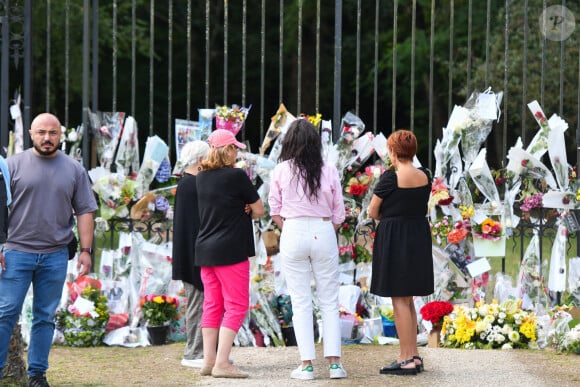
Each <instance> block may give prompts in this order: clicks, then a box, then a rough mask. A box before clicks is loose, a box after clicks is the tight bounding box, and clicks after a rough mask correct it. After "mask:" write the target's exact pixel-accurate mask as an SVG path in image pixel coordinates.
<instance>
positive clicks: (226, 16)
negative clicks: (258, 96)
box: [223, 0, 230, 106]
mask: <svg viewBox="0 0 580 387" xmlns="http://www.w3.org/2000/svg"><path fill="white" fill-rule="evenodd" d="M229 16H230V15H229V3H228V0H224V97H223V100H224V105H225V106H227V105H228V54H229V53H228V32H229V31H228V28H229V20H228V19H229Z"/></svg>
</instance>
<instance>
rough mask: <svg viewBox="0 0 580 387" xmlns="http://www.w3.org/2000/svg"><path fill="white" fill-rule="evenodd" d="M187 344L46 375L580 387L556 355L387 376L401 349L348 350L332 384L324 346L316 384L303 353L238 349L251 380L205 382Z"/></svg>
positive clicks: (64, 358)
mask: <svg viewBox="0 0 580 387" xmlns="http://www.w3.org/2000/svg"><path fill="white" fill-rule="evenodd" d="M183 345H184V344H183V343H173V344H167V345H160V346H152V347H146V348H122V347H98V348H70V347H63V346H55V347H53V349H52V352H51V356H50V369H49V371H48V374H47V378H48V381H49V383H50V384H51V385H52V386H129V385H133V386H192V385H207V386H301V385H304V383H307V385H308V386H319V385H320V386H322V385H330V384H332V385H344V386H366V387H368V386H382V385H394V386H408V385H414V386H433V385H436V386H449V385H452V386H490V385H498V386H580V373H579V372H578V370H580V356H579V355H573V354H572V355H563V354H557V353H555V352H553V351H551V350H536V351H532V350H503V351H502V350H455V349H444V348H420V353H421V354H422V356H423V357H424V359H425V372H423V373H421V374H419V375H418V376H385V375H380V374H379V368H380V367H381V366H383V365H385V364H387V363H390V362H391V361H392V360H394V359H395V358H396V356H397V353H398V346H396V345H384V346H381V345H361V344H359V345H344V346H343V364H344V367H345V369H346V371H347V372H348V378H347V379H342V380H330V379H329V378H328V370H327V364H326V361H325V360H324V359H323V358H322V346H321V345H317V357H318V358H317V359H316V360H315V362H314V370H315V371H314V373H315V377H316V379H315V380H314V381H307V382H305V381H299V380H298V381H297V380H293V379H290V372H291V371H292V370H293V369H294V368H295V367H296V366H297V365H298V364H299V356H298V350H297V348H296V347H267V348H257V347H235V348H234V349H233V352H232V358H233V360H234V362H235V364H236V365H237V366H239V367H240V368H241V369H242V370H244V371H246V372H249V373H250V378H249V379H238V380H234V379H215V378H212V377H211V376H210V377H207V376H206V377H201V376H200V375H199V370H197V369H193V368H188V367H183V366H181V365H180V360H181V356H182V353H183Z"/></svg>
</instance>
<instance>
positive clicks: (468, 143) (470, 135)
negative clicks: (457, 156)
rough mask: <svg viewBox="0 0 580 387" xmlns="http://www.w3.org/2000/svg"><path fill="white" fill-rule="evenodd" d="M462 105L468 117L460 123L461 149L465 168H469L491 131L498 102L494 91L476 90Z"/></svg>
mask: <svg viewBox="0 0 580 387" xmlns="http://www.w3.org/2000/svg"><path fill="white" fill-rule="evenodd" d="M484 97H485V98H484ZM500 100H501V97H500ZM464 106H465V108H467V109H468V110H469V118H468V119H466V120H465V121H464V122H463V124H462V129H461V150H462V152H463V161H464V162H465V169H469V166H470V165H471V163H472V162H473V160H475V157H476V156H477V154H478V152H479V149H480V148H481V144H483V143H484V142H485V140H486V139H487V137H488V136H489V134H490V133H491V129H492V125H493V120H495V119H496V118H497V115H498V114H497V111H498V103H497V98H496V95H495V94H494V93H479V92H477V91H476V92H473V93H472V94H471V96H470V97H469V99H468V100H467V102H466V103H465V105H464ZM489 112H491V114H490V113H489Z"/></svg>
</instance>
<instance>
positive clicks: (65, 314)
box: [56, 282, 109, 347]
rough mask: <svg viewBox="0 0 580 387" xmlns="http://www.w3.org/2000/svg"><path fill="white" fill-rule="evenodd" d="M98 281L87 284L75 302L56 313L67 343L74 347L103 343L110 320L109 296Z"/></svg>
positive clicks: (57, 321) (58, 325)
mask: <svg viewBox="0 0 580 387" xmlns="http://www.w3.org/2000/svg"><path fill="white" fill-rule="evenodd" d="M97 285H98V282H96V283H93V284H92V285H87V286H85V288H84V289H83V290H82V291H81V293H80V294H79V295H76V298H75V299H74V302H73V303H72V304H70V305H68V306H67V307H66V308H65V309H62V310H60V311H59V312H57V314H56V325H57V327H58V328H59V329H60V330H62V332H63V335H64V339H65V344H67V345H70V346H72V347H94V346H97V345H100V344H102V342H103V337H104V335H105V328H106V326H107V323H108V322H109V307H108V306H107V297H106V296H105V295H103V294H101V289H100V288H99V287H98V286H97Z"/></svg>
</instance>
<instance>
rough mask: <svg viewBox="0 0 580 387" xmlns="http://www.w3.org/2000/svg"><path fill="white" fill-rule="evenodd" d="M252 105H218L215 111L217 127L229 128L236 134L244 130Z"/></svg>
mask: <svg viewBox="0 0 580 387" xmlns="http://www.w3.org/2000/svg"><path fill="white" fill-rule="evenodd" d="M251 108H252V105H250V106H248V107H243V106H238V105H235V104H234V105H232V106H231V107H228V106H216V109H215V111H216V113H215V126H216V129H225V130H229V131H230V132H232V133H233V134H234V136H235V135H237V134H238V132H239V131H240V130H242V128H243V126H244V123H245V121H246V118H247V117H248V113H249V112H250V109H251Z"/></svg>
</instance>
